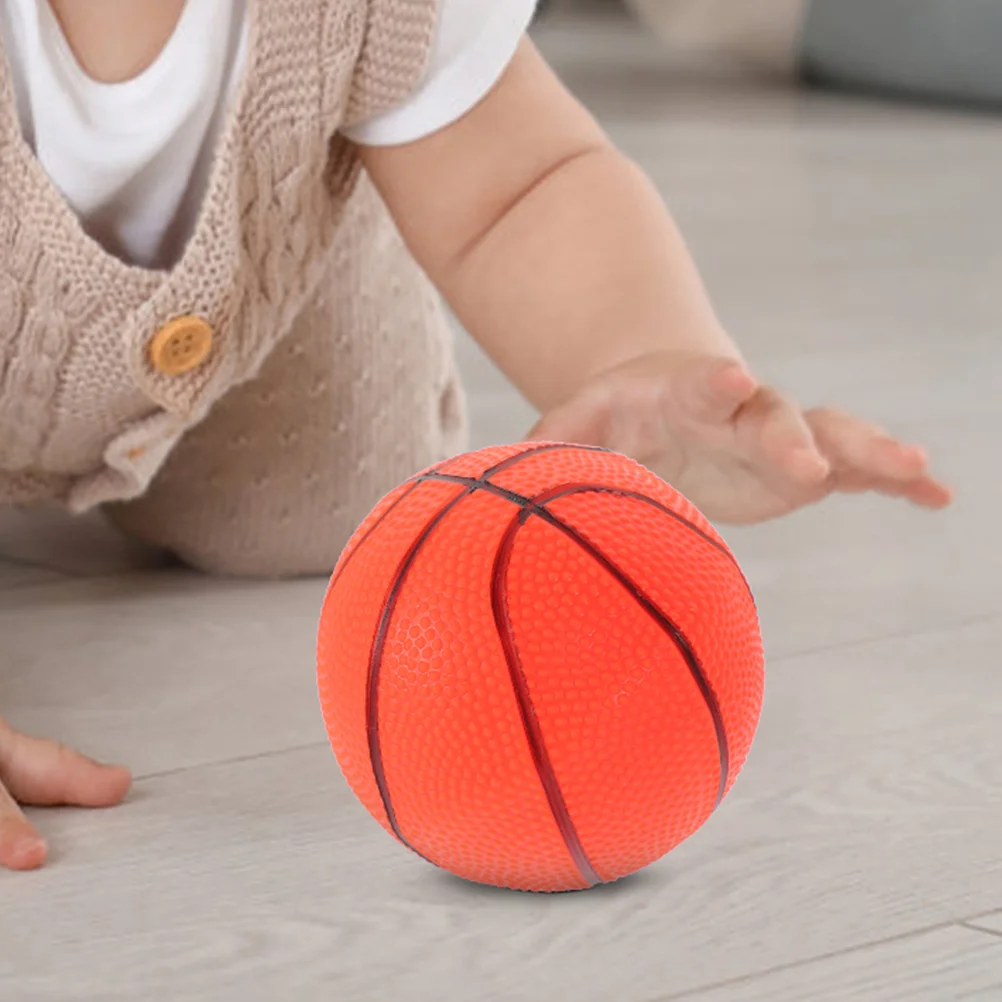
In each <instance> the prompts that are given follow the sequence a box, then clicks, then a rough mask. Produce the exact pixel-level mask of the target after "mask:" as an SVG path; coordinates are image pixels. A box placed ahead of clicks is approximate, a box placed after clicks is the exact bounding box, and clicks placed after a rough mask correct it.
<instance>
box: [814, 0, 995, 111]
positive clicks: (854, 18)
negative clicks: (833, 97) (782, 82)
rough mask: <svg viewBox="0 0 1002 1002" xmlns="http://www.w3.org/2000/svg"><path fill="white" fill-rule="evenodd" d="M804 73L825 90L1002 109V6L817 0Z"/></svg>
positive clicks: (974, 0)
mask: <svg viewBox="0 0 1002 1002" xmlns="http://www.w3.org/2000/svg"><path fill="white" fill-rule="evenodd" d="M803 66H804V72H805V75H806V76H807V77H808V79H811V80H814V81H816V82H818V83H822V84H826V85H833V86H841V87H852V88H858V89H864V88H865V89H868V90H879V91H884V92H887V93H896V94H900V95H902V96H914V97H922V98H933V99H939V100H947V101H963V102H968V103H977V104H1002V0H811V3H810V5H809V9H808V13H807V18H806V22H805V25H804V32H803Z"/></svg>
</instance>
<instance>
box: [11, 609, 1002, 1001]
mask: <svg viewBox="0 0 1002 1002" xmlns="http://www.w3.org/2000/svg"><path fill="white" fill-rule="evenodd" d="M999 638H1000V624H999V622H998V621H991V622H987V623H981V624H974V625H971V626H967V627H961V628H956V629H952V630H947V631H940V632H938V633H937V632H931V633H929V634H927V635H924V636H916V637H908V638H898V639H894V640H888V641H881V642H874V643H864V644H860V645H858V646H856V647H854V648H851V649H847V650H840V651H826V652H819V653H817V654H814V655H810V656H800V657H793V658H791V659H789V660H787V661H782V662H780V663H779V664H778V665H776V666H774V667H773V669H772V675H771V680H770V688H769V696H768V700H767V710H766V714H765V717H764V720H763V724H762V729H761V732H760V736H759V739H758V741H757V744H756V747H755V750H754V752H753V755H752V758H751V761H750V763H749V766H748V768H747V770H746V772H745V774H744V776H743V777H742V778H741V780H740V781H739V783H738V785H737V787H736V788H735V791H734V793H733V794H732V796H731V797H730V798H729V800H728V801H727V802H726V803H725V805H724V807H723V808H722V809H721V811H720V812H719V814H718V816H717V817H716V818H714V819H713V820H712V821H711V823H710V824H709V825H708V826H707V827H706V828H705V829H704V831H702V832H701V833H699V834H698V835H697V836H696V837H694V838H693V839H692V840H690V842H688V843H687V844H685V845H684V846H682V847H681V848H680V849H679V850H677V851H676V853H674V854H673V855H672V856H670V857H669V858H668V859H667V860H665V861H664V862H663V863H661V864H659V865H658V866H656V867H653V868H651V869H650V870H649V871H647V872H646V873H645V874H642V875H640V876H639V877H638V878H636V879H634V880H631V881H626V882H623V883H622V884H620V885H617V886H615V887H612V888H606V889H600V890H598V891H597V892H594V893H591V894H584V895H570V896H558V897H534V896H523V895H515V894H508V893H505V892H498V891H492V890H488V889H479V888H474V887H470V886H468V885H464V884H461V883H459V882H458V881H454V880H452V879H451V878H447V877H445V876H444V875H441V874H439V873H437V872H436V871H434V870H432V869H430V868H429V867H428V866H427V865H426V864H424V863H422V862H421V861H419V860H415V859H414V858H413V857H411V856H409V855H408V854H407V853H406V852H404V851H403V850H401V849H399V848H398V847H397V846H396V845H395V844H394V843H393V842H392V841H391V840H390V839H389V838H388V837H387V836H385V835H384V834H383V833H382V832H381V831H380V830H379V829H378V828H377V827H376V826H375V823H374V822H372V821H371V820H370V819H369V818H368V817H367V816H366V815H365V814H364V812H363V811H362V810H361V808H360V807H359V806H358V805H357V804H356V803H355V801H354V800H353V798H352V796H351V794H350V793H349V791H348V790H347V789H346V787H345V786H344V784H343V783H342V781H341V780H340V777H339V775H338V773H337V769H336V767H335V764H334V762H333V760H332V759H331V756H330V754H329V751H328V750H327V749H326V748H325V747H323V746H317V747H313V748H307V749H303V750H299V751H291V752H288V753H284V754H272V755H266V756H264V757H254V758H248V759H244V760H242V761H239V762H232V763H223V764H219V765H214V766H202V767H198V768H194V769H186V770H181V771H177V772H172V773H170V774H167V775H161V776H155V777H153V778H150V779H147V780H145V781H143V782H141V783H140V784H139V787H138V791H137V795H136V798H135V799H134V800H133V802H131V803H130V804H129V805H127V806H126V807H125V808H124V809H122V810H119V811H114V812H109V813H103V814H85V813H52V814H49V813H38V814H36V817H37V820H38V823H39V824H40V825H42V826H43V828H44V829H45V830H46V832H47V833H48V834H49V836H50V839H51V842H52V844H53V846H54V849H55V852H56V859H55V861H54V865H53V866H52V868H50V869H48V870H46V871H43V872H41V873H39V874H36V875H32V876H27V877H22V876H0V884H2V885H3V887H2V889H0V893H2V894H3V896H4V901H5V911H4V914H5V915H6V916H11V917H14V916H16V921H11V920H6V921H4V920H0V927H2V928H3V932H4V935H3V937H2V938H0V997H5V996H6V995H7V994H11V995H12V997H13V996H16V997H17V998H18V999H19V1000H24V1002H48V1000H53V1002H55V1000H56V999H60V1000H62V999H67V1000H71V999H81V1000H83V999H87V1000H91V999H93V1000H95V1002H96V1000H98V999H101V1000H115V999H119V998H122V999H124V998H126V997H136V996H137V995H139V996H141V997H144V998H149V999H151V1000H159V999H165V1000H166V999H169V998H178V997H184V998H186V999H217V998H218V999H222V998H233V997H240V998H242V999H244V1000H246V1002H254V1000H256V999H262V1000H263V999H266V998H272V997H274V996H275V994H276V992H278V991H279V990H281V991H283V992H284V991H288V992H289V996H288V997H295V998H297V999H304V1000H311V999H314V998H316V999H320V998H323V997H325V993H329V992H330V991H331V990H332V987H331V986H336V988H337V990H338V992H339V994H342V995H344V996H345V997H350V998H352V999H353V1000H354V999H357V1000H359V1002H366V1000H369V999H372V1000H377V999H378V1000H382V999H385V998H390V997H392V998H408V999H414V1000H418V1002H423V1000H425V999H428V1000H431V999H442V998H453V997H455V998H471V997H476V998H484V999H506V1000H507V999H511V1000H515V999H519V1000H523V1002H536V1000H539V1002H543V1000H549V999H552V998H555V997H567V998H574V999H575V1000H576V1002H600V1000H601V1002H607V1000H608V998H610V997H615V998H617V999H622V1000H624V1002H649V1000H652V999H658V998H661V997H663V996H665V995H678V994H683V995H684V993H686V992H688V991H692V990H695V989H699V988H702V987H704V986H708V985H712V984H715V983H718V982H720V981H722V980H726V979H730V978H739V977H745V976H748V975H753V974H755V973H756V972H763V971H769V970H770V969H772V968H774V967H777V966H783V965H788V964H791V963H798V962H802V961H809V960H812V959H813V958H816V957H820V956H825V955H827V954H830V953H833V952H836V951H845V950H854V949H858V948H859V947H861V946H864V945H866V944H867V943H869V942H873V941H879V940H884V939H887V938H888V937H895V936H902V935H908V934H910V933H912V932H914V931H915V930H920V929H924V928H927V927H929V926H931V925H937V924H940V923H946V922H951V921H955V920H957V919H959V918H962V917H964V916H970V915H979V914H985V913H987V912H989V911H990V910H991V909H993V908H994V907H995V906H996V904H997V902H998V901H999V899H1000V897H1002V851H1000V848H999V844H998V839H997V832H998V830H999V828H1000V826H1002V756H1000V755H999V747H998V743H999V738H998V735H999V734H1002V676H1000V674H999V673H998V672H997V670H996V665H995V658H994V652H995V651H996V650H997V647H998V642H999ZM252 639H253V640H254V641H255V643H260V642H261V641H262V639H263V635H255V636H254V637H253V638H252ZM947 657H951V658H952V660H950V661H949V668H950V670H944V661H945V659H946V658H947ZM138 670H142V668H139V669H138ZM134 691H138V690H134ZM268 695H269V696H270V699H269V700H268V701H267V702H266V701H265V700H264V699H263V700H262V705H267V706H268V707H269V710H270V716H269V715H265V714H263V713H262V714H260V715H259V716H258V718H257V722H258V725H259V727H260V733H259V735H258V740H259V741H260V743H261V744H262V745H265V746H267V745H269V744H273V743H274V742H275V738H276V733H282V734H286V733H287V730H286V728H287V725H288V721H287V720H286V721H284V722H283V721H282V720H281V718H284V717H286V715H287V714H288V712H289V711H288V708H287V706H286V704H285V703H283V702H282V701H281V700H280V699H276V697H275V693H274V692H272V693H270V694H268ZM162 698H163V693H162V692H161V691H158V692H157V693H156V694H155V698H154V699H153V700H152V704H153V705H156V703H157V702H158V701H159V700H160V699H162ZM238 705H239V704H238ZM67 712H68V713H69V712H70V709H69V707H67ZM168 712H171V711H170V710H168ZM188 712H189V713H190V714H191V716H192V724H191V726H190V727H189V729H188V730H187V731H185V734H184V740H185V742H187V741H195V742H196V743H197V741H198V733H199V731H200V730H204V731H210V732H211V731H215V732H219V733H222V734H225V733H226V732H227V730H228V729H229V728H230V727H232V726H236V725H235V724H234V717H233V715H232V714H231V713H230V712H229V711H226V712H220V708H219V706H218V705H214V704H210V703H203V705H201V706H198V705H192V706H190V707H189V708H188ZM57 716H58V715H57ZM275 718H279V720H278V722H276V720H275ZM134 723H135V726H136V728H137V730H136V732H135V733H133V734H128V733H125V732H120V734H119V737H120V739H121V740H122V741H123V742H124V745H128V746H129V747H130V748H132V749H139V748H141V746H142V744H143V740H144V731H143V729H144V728H147V729H151V730H153V731H156V730H157V728H156V726H155V724H154V723H153V721H152V719H151V718H150V717H146V716H145V715H142V714H141V715H139V716H138V717H137V718H136V720H135V722H134ZM161 729H162V727H161ZM238 736H239V737H240V741H238V742H235V744H237V745H239V744H240V743H241V742H246V739H245V737H243V736H242V732H240V729H239V727H238ZM154 740H160V739H156V738H155V739H154ZM216 740H219V739H218V738H216ZM979 935H984V936H985V939H986V940H988V939H992V940H993V941H994V938H993V937H989V936H988V935H987V934H979ZM888 963H890V961H888ZM892 983H893V982H892ZM905 983H906V984H907V983H908V982H905ZM913 983H914V984H915V985H917V986H919V987H921V986H923V985H926V982H925V981H922V980H919V981H916V982H913ZM938 984H939V982H937V981H936V980H935V978H933V977H931V979H930V980H929V981H928V986H927V987H928V988H929V990H932V989H934V988H935V987H936V986H937V985H938ZM283 986H284V987H283ZM5 989H6V991H5ZM923 990H925V989H924V988H923ZM129 993H132V994H131V996H130V995H129ZM752 997H754V996H752ZM875 997H879V996H875ZM895 997H896V996H894V995H889V996H888V998H895ZM919 997H920V998H921V997H923V996H919ZM930 997H931V996H930Z"/></svg>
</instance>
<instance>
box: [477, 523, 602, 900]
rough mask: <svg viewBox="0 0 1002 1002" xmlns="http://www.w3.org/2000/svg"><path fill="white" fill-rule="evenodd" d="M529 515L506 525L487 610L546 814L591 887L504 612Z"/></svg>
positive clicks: (592, 877)
mask: <svg viewBox="0 0 1002 1002" xmlns="http://www.w3.org/2000/svg"><path fill="white" fill-rule="evenodd" d="M531 514H532V512H531V511H530V510H529V509H528V508H523V509H521V510H520V511H519V512H518V513H517V514H516V515H515V517H514V518H513V519H512V520H511V522H510V523H509V525H508V528H507V530H506V531H505V534H504V536H503V537H502V539H501V543H500V545H499V546H498V551H497V555H496V556H495V559H494V567H493V569H492V571H491V609H492V611H493V613H494V625H495V626H496V627H497V631H498V637H499V638H500V640H501V647H502V649H503V650H504V656H505V661H506V662H507V663H508V675H509V677H510V678H511V685H512V689H513V690H514V693H515V702H516V704H517V705H518V711H519V716H520V717H521V719H522V727H523V728H524V730H525V737H526V741H527V742H528V744H529V751H530V753H531V754H532V761H533V764H534V765H535V767H536V774H537V775H538V776H539V782H540V784H541V785H542V787H543V792H544V794H545V795H546V801H547V803H548V804H549V806H550V813H551V814H552V815H553V820H554V821H555V822H556V824H557V828H558V829H559V831H560V836H561V838H562V839H563V841H564V845H565V846H566V847H567V851H568V853H569V854H570V857H571V859H572V860H573V861H574V865H575V866H576V867H577V869H578V872H579V873H580V874H581V877H582V879H583V880H584V881H585V883H586V884H587V885H588V886H589V887H594V886H595V885H596V884H600V883H602V878H601V877H600V876H599V874H598V871H597V870H596V869H595V867H594V865H593V864H592V862H591V860H590V859H589V858H588V853H587V851H586V850H585V848H584V843H583V842H582V841H581V836H580V835H579V834H578V830H577V828H576V827H575V824H574V819H573V818H572V817H571V812H570V810H569V809H568V807H567V801H566V800H565V799H564V794H563V791H562V790H561V789H560V781H559V780H558V779H557V774H556V770H555V769H554V768H553V762H552V761H551V759H550V755H549V752H548V751H547V748H546V739H545V737H544V735H543V728H542V726H541V724H540V722H539V717H538V716H537V715H536V709H535V707H534V706H533V703H532V693H531V692H530V691H529V681H528V679H527V678H526V676H525V671H524V670H523V668H522V661H521V658H520V657H519V653H518V645H517V644H516V642H515V631H514V628H513V626H512V622H511V615H510V613H509V609H508V595H507V587H508V566H509V564H510V562H511V554H512V550H513V548H514V545H515V537H516V536H517V535H518V530H519V529H520V528H521V527H522V526H523V525H525V523H526V521H527V520H528V518H529V516H530V515H531Z"/></svg>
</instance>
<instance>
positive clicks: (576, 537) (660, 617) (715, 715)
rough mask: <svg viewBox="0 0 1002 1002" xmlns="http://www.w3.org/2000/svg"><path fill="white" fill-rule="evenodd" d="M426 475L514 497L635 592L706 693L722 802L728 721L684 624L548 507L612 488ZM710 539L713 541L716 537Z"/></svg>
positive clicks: (727, 773) (727, 758)
mask: <svg viewBox="0 0 1002 1002" xmlns="http://www.w3.org/2000/svg"><path fill="white" fill-rule="evenodd" d="M423 479H425V478H423ZM426 479H428V480H438V481H445V482H448V483H456V484H462V485H465V486H467V487H468V488H469V489H470V490H472V491H478V490H483V491H487V492H489V493H491V494H494V495H495V496H497V497H501V498H504V499H505V500H507V501H510V502H511V503H512V504H515V505H518V506H519V508H521V509H522V510H523V511H524V512H527V513H528V514H529V515H534V516H535V517H537V518H540V519H542V520H543V521H544V522H548V523H549V524H550V525H552V526H553V527H554V528H556V529H558V530H559V531H560V532H562V533H563V534H564V535H565V536H567V537H568V538H569V539H571V540H572V541H573V542H574V543H576V544H577V545H578V546H579V547H581V549H583V550H584V551H585V552H586V553H588V555H589V556H591V557H592V558H593V559H595V560H597V561H598V563H599V564H601V565H602V566H603V567H604V568H605V569H606V571H608V572H609V573H610V574H611V575H612V576H613V577H614V578H616V580H617V581H619V583H620V584H621V585H622V586H623V587H624V588H625V589H626V591H627V592H628V593H629V594H630V595H632V596H633V598H634V599H635V600H636V602H637V603H638V604H639V605H640V607H641V608H642V609H643V610H644V611H645V612H646V613H647V614H648V615H649V616H651V618H652V619H653V620H654V621H655V623H657V625H658V626H659V627H660V628H661V630H662V631H663V632H664V633H665V634H667V636H668V637H669V639H670V640H671V641H672V643H673V644H674V645H675V648H676V649H677V650H678V652H679V654H681V655H682V659H683V661H685V663H686V666H687V667H688V669H689V673H690V674H691V675H692V678H693V681H694V682H695V683H696V687H697V688H698V689H699V692H700V695H701V696H702V697H703V702H704V703H705V704H706V709H707V711H708V713H709V714H710V718H711V720H712V722H713V730H714V733H715V735H716V741H717V752H718V757H719V760H720V783H719V786H718V790H717V798H716V803H715V805H714V807H715V808H716V807H717V806H719V805H720V802H721V801H722V800H723V798H724V794H725V793H726V791H727V781H728V779H729V777H730V746H729V742H728V738H727V728H726V727H725V725H724V718H723V713H722V712H721V709H720V703H719V701H718V700H717V695H716V693H715V692H714V691H713V686H712V685H711V684H710V680H709V679H708V678H707V676H706V673H705V672H704V670H703V667H702V665H701V664H700V662H699V659H698V658H697V656H696V653H695V651H694V650H693V648H692V645H691V644H690V643H689V641H688V639H687V638H686V636H685V634H684V633H683V632H682V630H681V628H680V627H679V626H678V625H677V624H676V623H675V622H674V621H673V620H672V619H671V618H670V617H669V616H668V615H667V614H666V613H665V612H664V611H663V610H662V609H661V608H659V606H658V605H657V603H655V602H654V600H653V599H651V598H650V597H649V596H648V595H647V594H646V593H645V592H644V590H643V589H642V588H641V587H640V586H639V585H637V584H636V582H634V581H633V579H632V578H631V577H630V576H629V575H628V574H627V573H626V572H625V571H623V570H622V569H621V568H620V567H619V566H617V565H616V564H615V563H614V562H613V561H612V560H611V559H610V558H609V557H607V556H606V555H605V553H603V552H602V551H601V550H600V549H599V548H598V547H597V546H595V545H594V544H593V543H592V542H591V541H590V540H588V539H587V538H586V537H585V536H584V535H582V534H581V533H580V532H578V530H577V529H575V528H573V526H570V525H568V524H567V523H566V522H564V521H563V520H562V519H561V518H559V517H558V516H556V515H554V514H553V512H551V511H550V510H549V509H548V508H546V507H545V505H547V504H549V503H550V502H551V501H553V500H555V499H557V498H561V497H568V496H570V495H572V494H583V493H588V492H603V493H604V492H608V491H609V488H607V487H604V486H602V485H597V484H564V485H561V486H559V487H555V488H553V489H552V490H550V491H547V492H546V493H545V494H541V495H539V496H537V497H535V498H528V497H525V496H524V495H522V494H518V493H516V492H515V491H510V490H508V489H506V488H504V487H499V486H498V485H497V484H492V483H486V482H485V481H484V480H483V479H476V480H474V479H472V478H463V477H455V476H452V475H451V474H428V475H427V477H426ZM613 493H618V494H623V495H624V496H628V495H627V494H626V492H623V491H613ZM642 497H646V495H643V496H642ZM647 500H648V501H649V502H650V503H652V504H653V505H654V506H655V507H656V508H659V509H660V508H661V507H662V506H661V505H659V504H658V502H656V501H654V499H653V498H649V499H647ZM668 514H671V515H673V517H678V518H679V520H680V521H681V522H683V523H685V524H686V525H688V526H689V527H690V528H692V529H693V530H694V531H696V532H697V533H699V530H698V529H697V528H696V527H695V526H693V525H691V523H689V522H688V521H687V520H686V519H684V518H681V517H680V516H674V513H672V512H671V511H669V512H668ZM700 535H704V538H705V534H702V533H700ZM709 541H710V542H713V540H712V539H710V540H709ZM718 549H719V547H718ZM733 559H734V558H733V557H731V560H732V561H733Z"/></svg>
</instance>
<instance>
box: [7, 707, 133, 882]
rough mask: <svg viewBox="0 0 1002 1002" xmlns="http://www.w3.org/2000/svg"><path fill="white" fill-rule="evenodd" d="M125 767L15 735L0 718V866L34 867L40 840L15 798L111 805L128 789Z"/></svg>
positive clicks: (45, 803) (42, 803)
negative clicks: (106, 763)
mask: <svg viewBox="0 0 1002 1002" xmlns="http://www.w3.org/2000/svg"><path fill="white" fill-rule="evenodd" d="M131 783H132V777H131V776H130V775H129V773H128V771H127V770H126V769H122V768H120V767H117V766H107V765H100V764H99V763H97V762H94V761H93V760H92V759H89V758H85V757H84V756H83V755H81V754H79V753H78V752H75V751H72V750H71V749H69V748H67V747H66V746H65V745H60V744H57V743H56V742H55V741H42V740H39V739H38V738H30V737H27V736H26V735H24V734H19V733H18V732H17V731H15V730H14V729H13V728H12V727H10V726H9V725H8V724H6V723H4V721H3V720H2V719H0V867H6V868H7V869H10V870H33V869H35V868H36V867H39V866H41V865H42V864H43V863H44V862H45V857H46V853H47V848H46V845H45V840H44V839H43V838H42V837H41V835H39V834H38V832H37V831H36V830H35V829H34V828H33V827H32V825H31V823H30V822H29V821H28V819H27V818H26V817H25V816H24V814H23V812H22V811H21V808H20V807H18V803H19V802H20V803H22V804H30V805H32V806H34V807H56V806H72V807H112V806H114V805H115V804H117V803H119V802H120V801H121V800H122V798H123V797H124V796H125V794H126V793H127V792H128V789H129V786H130V785H131Z"/></svg>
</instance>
